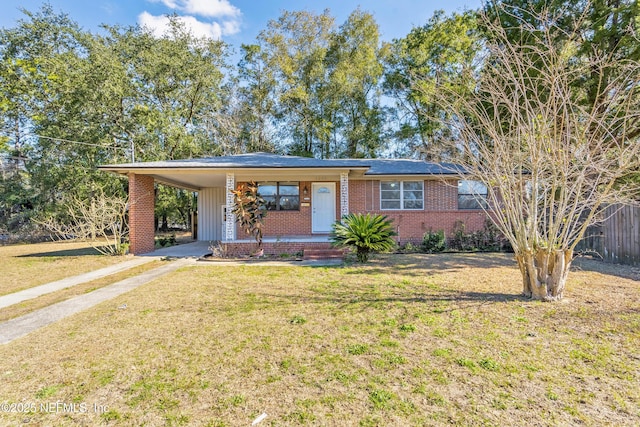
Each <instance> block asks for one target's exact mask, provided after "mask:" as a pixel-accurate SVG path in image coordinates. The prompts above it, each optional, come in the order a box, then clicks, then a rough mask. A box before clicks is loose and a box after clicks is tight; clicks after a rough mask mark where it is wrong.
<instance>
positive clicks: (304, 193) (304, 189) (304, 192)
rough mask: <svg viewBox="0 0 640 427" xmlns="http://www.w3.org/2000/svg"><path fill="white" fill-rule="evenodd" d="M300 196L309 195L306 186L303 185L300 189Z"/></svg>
mask: <svg viewBox="0 0 640 427" xmlns="http://www.w3.org/2000/svg"><path fill="white" fill-rule="evenodd" d="M302 194H303V195H305V196H307V195H308V194H309V189H308V188H307V186H306V185H305V186H304V188H303V189H302Z"/></svg>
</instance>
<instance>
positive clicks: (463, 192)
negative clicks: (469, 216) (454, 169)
mask: <svg viewBox="0 0 640 427" xmlns="http://www.w3.org/2000/svg"><path fill="white" fill-rule="evenodd" d="M483 208H485V209H486V208H487V186H486V185H484V184H483V183H481V182H479V181H465V180H461V181H458V209H483Z"/></svg>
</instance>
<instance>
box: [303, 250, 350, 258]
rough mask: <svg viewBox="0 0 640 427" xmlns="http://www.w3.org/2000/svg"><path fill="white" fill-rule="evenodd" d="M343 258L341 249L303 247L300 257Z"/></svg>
mask: <svg viewBox="0 0 640 427" xmlns="http://www.w3.org/2000/svg"><path fill="white" fill-rule="evenodd" d="M342 258H344V250H343V249H304V251H303V252H302V259H304V260H314V259H342Z"/></svg>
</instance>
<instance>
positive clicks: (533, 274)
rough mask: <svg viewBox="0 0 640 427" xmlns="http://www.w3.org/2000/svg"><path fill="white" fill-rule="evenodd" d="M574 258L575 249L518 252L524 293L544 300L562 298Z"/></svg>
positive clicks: (528, 296)
mask: <svg viewBox="0 0 640 427" xmlns="http://www.w3.org/2000/svg"><path fill="white" fill-rule="evenodd" d="M572 259H573V250H570V249H566V250H552V251H547V250H544V249H539V250H537V251H535V252H532V251H527V252H520V253H518V252H516V260H517V261H518V267H520V272H521V273H522V283H523V290H522V293H523V294H524V295H525V296H526V297H527V298H533V299H538V300H542V301H559V300H561V299H562V294H563V292H564V286H565V284H566V282H567V276H568V275H569V268H570V267H571V261H572Z"/></svg>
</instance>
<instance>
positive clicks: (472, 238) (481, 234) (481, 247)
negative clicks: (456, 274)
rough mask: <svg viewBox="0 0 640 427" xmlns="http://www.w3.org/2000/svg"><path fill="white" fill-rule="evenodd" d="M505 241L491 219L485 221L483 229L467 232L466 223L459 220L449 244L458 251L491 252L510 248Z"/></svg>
mask: <svg viewBox="0 0 640 427" xmlns="http://www.w3.org/2000/svg"><path fill="white" fill-rule="evenodd" d="M505 241H506V239H505V238H504V237H503V236H502V235H501V234H500V232H499V231H498V228H497V227H496V226H495V225H494V224H493V222H491V220H489V219H487V220H486V221H485V223H484V227H483V228H482V230H478V231H475V232H473V233H467V232H466V225H465V223H464V222H463V221H457V222H456V223H455V225H454V226H453V237H452V238H451V240H450V241H449V246H450V247H451V248H452V249H455V250H458V251H482V252H491V251H499V250H503V249H504V250H508V244H505Z"/></svg>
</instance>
